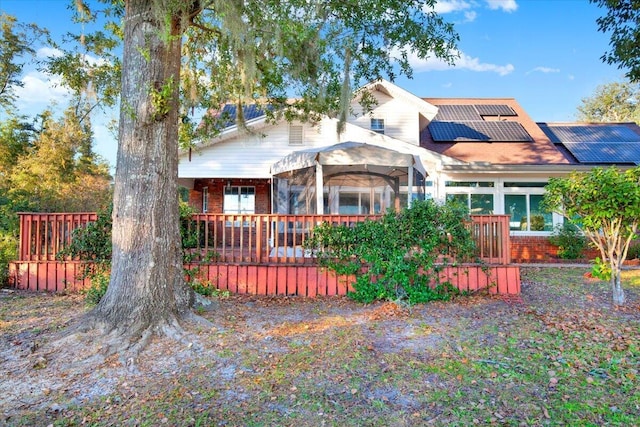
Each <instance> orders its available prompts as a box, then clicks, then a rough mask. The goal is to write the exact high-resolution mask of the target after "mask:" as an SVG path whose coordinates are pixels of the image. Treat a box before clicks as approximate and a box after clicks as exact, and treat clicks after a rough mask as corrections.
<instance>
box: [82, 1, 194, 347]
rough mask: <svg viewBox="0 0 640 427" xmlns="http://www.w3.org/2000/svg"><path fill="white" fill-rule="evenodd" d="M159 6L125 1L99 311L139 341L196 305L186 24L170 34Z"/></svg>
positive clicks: (110, 325)
mask: <svg viewBox="0 0 640 427" xmlns="http://www.w3.org/2000/svg"><path fill="white" fill-rule="evenodd" d="M153 4H154V2H152V1H150V0H127V1H126V13H125V27H124V31H125V32H124V55H123V63H122V94H121V96H122V101H121V107H120V129H119V132H120V133H119V144H118V157H117V168H116V176H115V189H114V200H113V238H112V239H113V240H112V241H113V258H112V266H111V281H110V284H109V288H108V291H107V293H106V295H105V296H104V297H103V298H102V300H101V301H100V303H99V305H98V306H97V307H96V309H95V310H94V312H93V315H94V316H95V319H96V320H97V321H98V322H99V323H101V324H102V325H103V327H104V328H105V329H106V332H108V333H116V334H117V335H118V336H120V337H125V338H127V339H129V340H132V341H137V340H139V339H140V338H141V337H143V336H145V335H146V336H148V335H149V334H152V333H158V332H166V331H167V330H169V329H171V328H174V327H176V326H177V320H178V319H179V318H180V317H181V316H182V315H183V314H185V313H187V312H188V310H189V307H190V305H191V303H192V301H193V294H192V292H191V291H190V289H189V288H188V286H187V285H186V283H185V281H184V275H183V269H182V256H181V248H180V244H181V242H180V232H179V212H178V193H177V178H178V128H177V126H178V87H179V81H180V75H179V74H180V59H181V52H180V49H181V37H180V28H179V23H180V21H179V20H178V19H176V20H175V21H174V22H173V23H172V28H170V29H167V28H166V26H165V25H166V24H165V23H164V22H161V21H159V20H158V19H157V17H158V16H163V15H162V14H160V13H157V11H154V10H153ZM154 12H155V13H154Z"/></svg>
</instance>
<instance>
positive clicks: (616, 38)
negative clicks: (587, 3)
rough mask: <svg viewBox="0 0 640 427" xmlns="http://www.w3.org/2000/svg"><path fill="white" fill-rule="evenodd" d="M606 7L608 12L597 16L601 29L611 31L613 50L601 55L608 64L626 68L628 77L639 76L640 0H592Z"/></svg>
mask: <svg viewBox="0 0 640 427" xmlns="http://www.w3.org/2000/svg"><path fill="white" fill-rule="evenodd" d="M591 2H592V3H595V4H597V5H598V6H599V7H601V8H604V9H606V12H607V14H606V15H605V16H602V17H600V18H598V19H597V20H596V22H597V24H598V30H599V31H601V32H603V33H607V34H610V43H609V46H610V47H611V50H610V51H609V52H605V53H604V55H602V60H603V61H605V62H606V63H608V64H616V65H618V68H622V69H626V70H627V72H626V76H627V77H628V78H629V80H631V81H633V82H637V81H639V80H640V44H639V43H638V40H640V28H639V27H638V22H640V1H638V0H625V1H620V0H591Z"/></svg>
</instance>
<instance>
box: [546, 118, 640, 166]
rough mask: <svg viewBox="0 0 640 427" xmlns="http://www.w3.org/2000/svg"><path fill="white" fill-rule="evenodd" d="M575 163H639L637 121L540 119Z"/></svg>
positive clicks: (557, 144)
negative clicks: (580, 121) (577, 121)
mask: <svg viewBox="0 0 640 427" xmlns="http://www.w3.org/2000/svg"><path fill="white" fill-rule="evenodd" d="M538 126H540V128H541V129H542V131H543V132H544V133H545V134H546V135H547V136H548V137H549V139H550V140H551V142H553V143H554V144H556V146H559V147H563V148H564V149H566V151H567V152H568V154H569V155H571V156H572V157H573V160H574V161H575V162H576V163H585V164H635V165H638V164H640V127H638V125H636V124H635V123H538Z"/></svg>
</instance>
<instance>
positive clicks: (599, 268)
mask: <svg viewBox="0 0 640 427" xmlns="http://www.w3.org/2000/svg"><path fill="white" fill-rule="evenodd" d="M591 275H592V276H593V277H595V278H596V279H600V280H605V281H609V280H611V266H610V265H609V264H608V263H606V262H604V261H603V260H601V259H600V258H599V257H596V259H594V260H593V267H591Z"/></svg>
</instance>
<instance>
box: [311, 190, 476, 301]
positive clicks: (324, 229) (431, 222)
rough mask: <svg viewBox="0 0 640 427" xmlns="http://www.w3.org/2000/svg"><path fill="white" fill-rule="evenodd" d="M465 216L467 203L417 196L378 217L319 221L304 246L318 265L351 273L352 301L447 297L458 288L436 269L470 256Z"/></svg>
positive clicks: (471, 249) (473, 246)
mask: <svg viewBox="0 0 640 427" xmlns="http://www.w3.org/2000/svg"><path fill="white" fill-rule="evenodd" d="M467 220H468V212H467V210H466V208H465V207H463V206H460V205H458V204H453V203H447V204H445V205H438V204H436V203H435V202H433V201H430V200H429V201H416V202H414V203H413V205H412V206H411V207H410V208H407V209H404V210H403V211H402V212H400V213H395V212H389V213H387V214H385V215H384V216H383V217H382V218H381V219H379V220H366V221H364V222H358V223H355V224H353V225H352V226H346V225H337V226H336V225H331V224H328V223H323V224H320V225H319V226H317V227H315V228H314V229H313V234H312V236H311V237H310V239H308V240H307V241H306V242H305V246H306V248H307V249H309V250H311V251H313V252H314V253H315V254H316V256H317V257H318V259H319V262H320V264H321V265H322V266H324V267H327V268H330V269H331V270H333V271H335V272H336V273H337V274H340V275H355V276H356V281H355V283H354V285H353V286H354V289H355V292H353V293H351V294H350V296H351V298H353V299H355V300H357V301H361V302H365V303H367V302H372V301H375V300H406V301H408V302H409V303H411V304H415V303H422V302H426V301H432V300H439V299H448V298H450V297H451V295H453V294H455V293H456V291H457V290H455V291H454V290H453V289H452V287H451V286H450V285H448V284H442V283H439V277H438V274H437V273H438V271H440V270H441V268H442V265H445V264H449V263H453V262H457V261H464V260H468V259H471V258H472V256H473V253H474V251H475V243H474V241H473V239H472V236H471V233H470V231H469V229H468V228H467V227H466V225H465V224H466V221H467Z"/></svg>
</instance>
